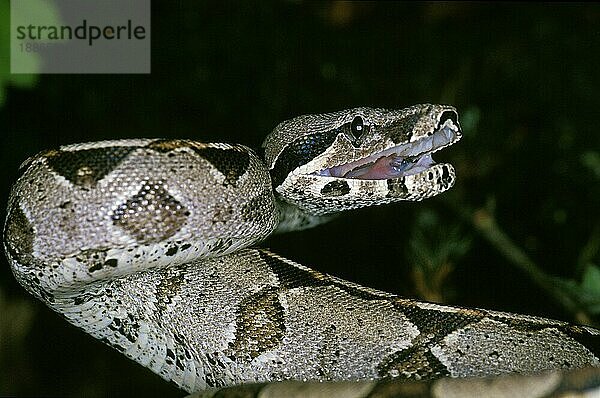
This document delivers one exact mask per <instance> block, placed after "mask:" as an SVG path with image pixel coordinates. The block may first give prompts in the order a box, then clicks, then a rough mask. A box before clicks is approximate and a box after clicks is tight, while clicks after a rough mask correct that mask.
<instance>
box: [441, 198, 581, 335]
mask: <svg viewBox="0 0 600 398" xmlns="http://www.w3.org/2000/svg"><path fill="white" fill-rule="evenodd" d="M451 206H452V208H453V209H454V210H455V211H456V212H457V213H458V214H459V215H460V216H461V218H463V219H464V220H466V221H467V222H469V223H470V224H471V225H473V227H474V228H475V230H476V231H477V232H479V233H480V235H481V236H482V237H483V238H485V239H486V240H487V241H488V242H489V243H490V244H491V245H492V246H494V248H496V250H498V251H499V252H500V253H501V254H502V255H503V256H504V257H505V258H506V259H507V260H508V261H510V262H511V263H512V264H513V265H514V266H516V267H517V268H518V269H519V270H521V271H522V272H523V273H525V274H526V275H527V276H528V277H529V278H530V279H531V280H532V281H533V282H534V283H536V284H537V285H538V286H540V287H541V288H542V289H543V290H544V291H546V292H547V293H548V294H549V295H550V296H551V297H552V298H554V299H555V300H556V301H557V302H558V303H559V304H560V305H562V306H563V307H564V308H565V309H566V310H568V311H569V312H570V313H572V314H575V317H576V318H577V319H578V321H580V322H582V323H587V324H589V323H591V318H590V316H589V314H587V313H586V312H585V310H584V309H582V307H581V305H580V304H579V303H578V302H576V301H575V300H574V299H573V298H572V297H571V296H569V295H568V294H566V293H565V292H564V291H563V289H562V288H561V286H560V285H559V284H557V283H556V282H555V281H556V278H555V277H553V276H550V275H548V274H547V273H546V272H544V271H543V270H542V269H541V268H540V267H539V266H538V265H537V264H536V263H535V262H534V261H533V260H531V259H530V258H529V256H527V254H526V253H525V252H524V251H523V250H522V249H521V248H520V247H519V246H517V245H516V244H515V243H514V242H513V241H512V240H511V239H510V237H509V236H508V235H507V234H506V233H505V232H504V231H503V230H502V228H500V226H499V225H498V223H497V222H496V219H495V218H494V216H493V215H492V213H491V212H490V211H488V210H487V209H485V208H481V209H478V210H475V211H471V210H468V209H464V208H459V207H457V206H455V205H452V204H451Z"/></svg>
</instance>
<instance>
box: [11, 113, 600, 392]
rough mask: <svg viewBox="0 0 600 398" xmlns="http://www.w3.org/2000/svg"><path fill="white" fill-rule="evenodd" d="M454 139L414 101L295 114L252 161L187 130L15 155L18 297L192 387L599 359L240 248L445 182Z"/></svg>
mask: <svg viewBox="0 0 600 398" xmlns="http://www.w3.org/2000/svg"><path fill="white" fill-rule="evenodd" d="M460 136H461V132H460V127H459V124H458V117H457V114H456V111H455V110H454V108H452V107H449V106H441V105H417V106H413V107H410V108H406V109H402V110H398V111H389V110H383V109H371V108H356V109H351V110H346V111H341V112H336V113H330V114H320V115H306V116H301V117H297V118H295V119H292V120H289V121H286V122H283V123H281V124H280V125H279V126H277V127H276V128H275V129H274V131H273V132H272V133H271V134H270V135H269V136H268V137H267V139H266V140H265V142H264V145H263V146H264V159H261V158H259V157H258V156H257V155H256V154H255V153H254V152H253V151H252V150H250V149H249V148H246V147H244V146H241V145H229V144H221V143H208V144H207V143H200V142H196V141H190V140H160V139H135V140H118V141H104V142H96V143H88V144H77V145H70V146H64V147H61V148H60V149H58V150H50V151H46V152H42V153H40V154H38V155H36V156H34V157H32V158H30V159H29V160H27V161H26V162H25V163H24V164H23V166H22V170H23V174H22V176H21V177H20V178H19V180H18V181H17V183H16V184H15V186H14V187H13V190H12V193H11V196H10V199H9V208H8V216H7V220H6V225H5V229H4V238H5V239H4V244H5V250H6V253H7V255H8V258H9V260H10V264H11V266H12V269H13V272H14V274H15V276H16V278H17V279H18V280H19V282H20V283H21V284H22V285H23V286H24V287H25V288H26V289H27V290H28V291H30V292H31V293H32V294H34V295H35V296H36V297H38V298H39V299H41V300H43V301H44V302H45V303H46V304H47V305H48V306H50V307H51V308H52V309H53V310H55V311H58V312H60V313H61V314H63V315H64V317H65V318H66V319H67V320H68V321H69V322H71V323H73V324H75V325H77V326H79V327H81V328H82V329H84V330H85V331H86V332H88V333H90V334H91V335H92V336H94V337H96V338H98V339H100V340H102V341H103V342H105V343H107V344H109V345H111V346H112V347H114V348H116V349H117V350H119V351H121V352H123V353H124V354H125V355H127V356H128V357H129V358H132V359H133V360H135V361H137V362H139V363H140V364H142V365H144V366H146V367H148V368H150V369H151V370H152V371H154V372H156V373H158V374H159V375H161V376H162V377H164V378H165V379H167V380H172V381H173V382H175V383H176V384H177V385H179V386H180V387H181V388H183V389H185V390H186V391H190V392H191V391H198V390H210V389H212V388H219V387H225V386H231V385H238V384H243V383H251V382H273V381H278V380H289V379H292V380H304V381H306V380H312V381H337V382H342V381H348V380H371V379H381V378H384V379H387V378H407V379H434V378H440V377H444V376H452V377H470V376H490V375H500V374H504V373H511V372H518V373H534V372H539V371H543V370H549V369H562V368H577V367H585V366H599V364H600V363H599V361H598V341H599V337H598V336H599V334H598V331H597V330H595V329H592V328H589V327H583V326H572V325H569V324H567V323H562V322H558V321H551V320H547V319H543V318H536V317H530V316H521V315H514V314H508V313H501V312H494V311H487V310H479V309H462V308H456V307H448V306H441V305H436V304H431V303H425V302H419V301H415V300H410V299H403V298H399V297H397V296H394V295H392V294H388V293H384V292H380V291H376V290H372V289H369V288H365V287H362V286H359V285H356V284H353V283H350V282H347V281H344V280H341V279H338V278H336V277H333V276H330V275H325V274H322V273H319V272H317V271H314V270H312V269H310V268H307V267H305V266H302V265H300V264H296V263H294V262H292V261H290V260H287V259H285V258H282V257H280V256H278V255H276V254H273V253H271V252H269V251H267V250H262V249H253V248H248V247H249V246H251V245H252V244H254V243H256V242H258V241H260V240H262V239H263V238H265V237H266V236H268V235H269V234H271V233H273V232H274V231H275V230H277V231H279V232H284V231H287V230H295V229H303V228H308V227H311V226H313V225H317V224H319V223H321V222H324V221H326V220H327V219H328V218H329V216H330V215H331V214H333V213H337V212H340V211H343V210H347V209H353V208H358V207H364V206H370V205H375V204H382V203H390V202H396V201H400V200H421V199H424V198H427V197H431V196H434V195H437V194H439V193H441V192H444V191H445V190H447V189H449V188H450V187H451V186H452V185H453V184H454V179H455V173H454V169H453V168H452V166H451V165H449V164H436V163H435V162H433V160H432V158H431V154H432V153H433V152H435V151H437V150H439V149H441V148H444V147H446V146H448V145H451V144H453V143H455V142H456V141H458V140H459V139H460Z"/></svg>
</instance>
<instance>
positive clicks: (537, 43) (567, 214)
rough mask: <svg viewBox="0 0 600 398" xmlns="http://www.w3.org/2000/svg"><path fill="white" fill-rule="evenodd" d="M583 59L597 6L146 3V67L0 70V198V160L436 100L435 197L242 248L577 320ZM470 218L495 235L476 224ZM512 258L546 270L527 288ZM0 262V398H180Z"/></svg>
mask: <svg viewBox="0 0 600 398" xmlns="http://www.w3.org/2000/svg"><path fill="white" fill-rule="evenodd" d="M2 1H6V0H2ZM6 3H8V2H7V1H6ZM2 7H4V8H6V7H5V6H4V5H3V6H2ZM599 54H600V6H598V5H597V4H590V5H566V4H563V5H558V4H538V5H521V4H517V3H513V4H499V5H498V4H478V3H468V4H465V3H422V4H399V3H387V2H386V3H370V2H369V3H344V2H337V1H325V2H304V1H287V2H279V3H273V2H223V3H222V2H193V1H187V2H153V8H152V73H151V74H150V75H40V76H39V77H38V78H37V79H33V80H32V82H29V83H27V82H26V83H23V82H20V83H19V81H15V82H13V83H10V82H9V83H6V79H7V76H8V72H7V71H6V70H3V71H2V73H3V75H2V77H3V78H4V84H5V87H4V90H5V91H4V95H5V100H4V104H3V106H2V107H1V108H0V131H1V138H0V140H1V145H0V151H1V152H2V153H1V156H0V162H1V163H0V165H1V170H2V171H3V173H2V183H1V184H0V187H1V189H2V194H1V195H0V198H1V200H2V206H1V207H2V208H3V209H4V208H5V203H6V202H5V201H6V199H7V197H8V193H9V187H10V184H11V183H12V182H13V181H14V180H15V178H16V175H17V168H18V166H19V164H20V163H21V162H22V161H23V160H24V159H26V158H27V157H28V156H31V155H33V154H35V153H36V152H38V151H40V150H43V149H47V148H51V147H56V146H58V145H62V144H68V143H74V142H83V141H91V140H101V139H114V138H125V137H186V138H193V139H197V140H204V141H225V142H239V143H243V144H246V145H248V146H252V147H258V146H259V145H260V144H261V142H262V140H263V138H264V137H265V136H266V135H267V134H268V133H269V131H270V130H271V129H272V128H273V127H274V126H275V125H276V124H277V123H279V122H280V121H282V120H285V119H287V118H290V117H293V116H296V115H300V114H305V113H321V112H329V111H335V110H339V109H343V108H348V107H355V106H376V107H389V108H401V107H404V106H409V105H412V104H416V103H426V102H430V103H448V104H452V105H454V106H456V107H457V108H458V110H459V112H460V114H461V117H462V119H461V120H462V124H463V128H464V137H463V140H462V141H461V142H460V143H459V144H458V145H456V146H454V147H452V148H449V149H448V150H444V151H443V153H439V154H438V155H437V156H436V159H438V160H446V161H450V162H452V163H453V164H454V165H455V167H456V169H457V174H458V180H457V184H456V186H455V188H453V189H452V190H451V191H450V192H448V193H446V194H444V195H441V196H440V197H437V198H433V199H430V200H427V201H425V202H422V203H408V202H407V203H400V204H394V205H389V206H382V207H374V208H369V209H362V210H358V211H354V212H351V213H349V214H345V215H344V216H343V217H341V218H339V219H337V220H335V221H333V222H331V223H330V224H328V225H324V226H322V227H319V228H317V229H314V230H312V231H304V232H301V233H291V234H288V235H281V236H276V237H273V238H271V239H269V240H267V241H266V242H264V243H262V246H265V247H270V248H271V249H273V250H274V251H276V252H277V253H280V254H282V255H284V256H286V257H288V258H291V259H293V260H296V261H298V262H301V263H303V264H306V265H309V266H311V267H314V268H316V269H319V270H321V271H325V272H329V273H333V274H335V275H337V276H340V277H343V278H345V279H349V280H352V281H354V282H358V283H361V284H364V285H368V286H370V287H374V288H378V289H382V290H386V291H390V292H394V293H397V294H400V295H404V296H411V297H414V296H418V297H425V298H428V299H435V300H438V301H443V302H445V303H449V304H458V305H467V306H478V307H485V308H491V309H499V310H506V311H513V312H521V313H529V314H536V315H541V316H547V317H552V318H559V319H564V320H568V321H576V322H577V321H578V322H586V323H590V324H597V317H596V313H597V310H598V308H597V307H598V306H597V304H598V302H600V300H599V299H598V297H600V293H598V290H600V280H599V279H598V275H599V274H598V273H597V272H596V271H597V268H595V267H594V264H595V265H599V264H600V261H599V255H598V247H599V246H600V217H599V215H600V211H599V210H600V206H599V204H600V200H599V199H598V198H599V197H600V196H599V195H600V189H599V182H600V146H599V143H600V140H599V138H598V137H599V132H598V123H599V122H600V118H599V116H600V114H599V112H598V110H599V109H600V100H599V95H598V88H599V87H600V72H599V70H600V64H599V61H600V57H599ZM5 55H6V54H1V55H0V56H1V57H5ZM2 65H3V66H4V67H5V66H6V63H4V64H2V63H1V62H0V66H2ZM1 89H2V88H0V90H1ZM2 218H4V214H2ZM482 220H484V221H485V220H494V221H495V222H496V223H497V228H495V229H494V230H493V231H492V234H493V233H501V234H504V235H502V236H506V237H508V238H509V239H510V241H511V242H512V243H513V244H512V245H509V246H506V242H504V243H498V242H497V241H494V239H491V238H490V236H489V235H486V234H485V233H482V230H481V229H478V228H477V227H478V225H479V226H481V225H487V224H485V223H484V224H482V223H481V222H482ZM488 232H489V231H488ZM502 250H505V251H504V254H502ZM515 253H525V254H526V255H527V256H529V258H530V259H531V260H532V261H533V262H534V263H535V264H537V266H538V267H539V268H540V270H541V271H542V272H543V275H544V277H545V278H548V276H549V275H551V276H554V277H558V278H557V279H546V280H550V281H551V282H552V284H551V286H550V288H548V287H546V289H544V288H542V287H541V285H540V284H539V283H536V282H535V281H533V280H532V279H531V277H530V276H528V275H527V273H526V272H523V271H522V270H521V269H519V268H518V267H517V266H516V262H518V260H517V261H515V259H514V258H512V257H510V255H511V254H515ZM0 265H1V266H0V395H7V394H10V395H39V394H42V395H54V396H57V395H58V396H82V395H85V396H90V397H94V396H108V395H132V394H134V395H142V394H147V395H149V396H154V395H159V394H161V395H164V396H167V395H172V396H182V395H184V394H183V392H182V391H180V390H177V389H176V388H175V387H174V386H173V385H172V384H169V383H167V382H165V381H163V380H162V379H160V378H159V377H158V376H155V375H154V374H152V373H151V372H150V371H148V370H145V369H144V368H142V367H141V366H139V365H137V364H135V363H133V362H131V361H130V360H128V359H126V358H125V357H123V356H121V355H120V354H118V353H117V352H116V351H115V350H113V349H111V348H109V347H107V346H104V345H103V344H102V343H100V342H97V341H95V340H94V339H93V338H92V337H89V336H87V335H86V334H84V333H83V332H81V331H79V330H78V329H77V328H75V327H73V326H71V325H69V324H67V323H66V322H65V321H64V320H62V319H61V318H60V316H58V315H57V314H55V313H53V312H52V311H50V310H49V309H47V308H46V307H45V306H44V305H43V304H42V303H40V302H38V301H36V300H34V299H33V298H32V297H31V296H29V295H28V294H27V293H25V291H24V290H23V289H22V288H21V287H20V286H19V285H18V284H17V283H16V281H15V279H14V278H13V276H12V274H11V272H10V269H9V267H8V263H7V262H6V261H5V260H4V261H2V263H1V264H0ZM424 280H425V282H423V281H424ZM563 293H565V294H567V295H568V296H569V297H571V298H572V299H573V300H574V301H575V302H576V305H575V306H574V305H569V304H566V303H565V300H564V297H563V298H562V299H561V298H560V295H561V294H563Z"/></svg>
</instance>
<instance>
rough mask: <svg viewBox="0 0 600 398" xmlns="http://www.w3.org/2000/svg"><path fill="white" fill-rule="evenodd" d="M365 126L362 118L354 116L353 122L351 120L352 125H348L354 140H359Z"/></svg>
mask: <svg viewBox="0 0 600 398" xmlns="http://www.w3.org/2000/svg"><path fill="white" fill-rule="evenodd" d="M364 128H365V125H364V122H363V119H362V117H360V116H356V117H355V118H354V120H352V124H351V125H350V131H351V132H352V135H353V136H354V138H356V139H359V138H360V136H361V135H362V133H363V131H364Z"/></svg>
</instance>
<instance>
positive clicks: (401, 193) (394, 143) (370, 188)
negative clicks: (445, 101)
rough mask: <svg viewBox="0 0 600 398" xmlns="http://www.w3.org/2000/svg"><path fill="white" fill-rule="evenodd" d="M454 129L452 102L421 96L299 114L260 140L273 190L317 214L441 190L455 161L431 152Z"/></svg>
mask: <svg viewBox="0 0 600 398" xmlns="http://www.w3.org/2000/svg"><path fill="white" fill-rule="evenodd" d="M461 136H462V134H461V129H460V125H459V122H458V114H457V112H456V109H455V108H453V107H451V106H447V105H429V104H427V105H415V106H412V107H409V108H405V109H401V110H387V109H375V108H355V109H349V110H344V111H340V112H334V113H327V114H317V115H304V116H299V117H296V118H294V119H291V120H288V121H285V122H283V123H281V124H279V125H278V126H277V127H276V128H275V129H274V130H273V132H272V133H271V134H270V135H269V136H268V137H267V139H266V140H265V142H264V144H263V147H264V148H265V160H266V162H267V164H268V166H269V169H270V173H271V178H272V182H273V186H274V188H275V190H276V192H277V193H278V195H279V196H280V197H281V198H282V199H283V200H285V201H287V202H289V203H291V204H293V205H295V206H297V207H299V208H300V209H302V210H303V211H305V212H307V213H309V214H313V215H324V214H328V213H334V212H338V211H342V210H348V209H353V208H359V207H366V206H372V205H376V204H384V203H391V202H396V201H400V200H413V201H417V200H422V199H425V198H428V197H431V196H435V195H437V194H440V193H442V192H444V191H446V190H448V189H449V188H450V187H452V186H453V185H454V181H455V172H454V168H453V167H452V165H450V164H446V163H440V164H438V163H435V162H434V161H433V158H432V154H433V153H434V152H437V151H439V150H441V149H443V148H445V147H447V146H450V145H452V144H454V143H455V142H457V141H458V140H460V138H461Z"/></svg>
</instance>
